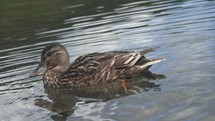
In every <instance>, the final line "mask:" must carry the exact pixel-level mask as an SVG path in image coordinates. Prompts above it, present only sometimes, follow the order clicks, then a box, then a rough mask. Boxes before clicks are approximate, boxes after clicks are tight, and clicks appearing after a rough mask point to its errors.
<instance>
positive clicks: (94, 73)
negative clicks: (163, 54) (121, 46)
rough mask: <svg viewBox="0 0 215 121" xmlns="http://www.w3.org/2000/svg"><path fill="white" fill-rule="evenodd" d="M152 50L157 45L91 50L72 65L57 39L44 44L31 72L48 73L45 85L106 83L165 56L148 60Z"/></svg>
mask: <svg viewBox="0 0 215 121" xmlns="http://www.w3.org/2000/svg"><path fill="white" fill-rule="evenodd" d="M151 51H153V49H146V50H143V51H139V52H129V51H110V52H104V53H91V54H87V55H84V56H80V57H78V58H77V59H76V60H75V61H74V62H73V63H72V64H71V65H70V60H69V54H68V52H67V50H66V49H65V48H64V47H63V46H62V45H60V44H59V43H53V44H50V45H48V46H46V47H45V48H44V50H43V52H42V54H41V62H40V64H39V65H38V67H37V68H36V69H35V70H34V71H33V72H32V73H31V76H36V75H38V74H39V73H44V75H43V82H44V85H45V86H49V87H54V88H60V87H79V86H88V85H94V84H98V83H106V82H110V81H114V80H116V79H120V78H125V77H131V76H134V75H136V74H140V73H141V72H144V71H146V70H148V69H149V68H150V67H151V65H153V64H155V63H158V62H160V61H161V60H162V59H154V60H148V59H146V58H145V57H144V56H143V55H144V54H146V53H148V52H151Z"/></svg>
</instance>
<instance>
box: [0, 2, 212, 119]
mask: <svg viewBox="0 0 215 121" xmlns="http://www.w3.org/2000/svg"><path fill="white" fill-rule="evenodd" d="M97 2H98V1H94V0H90V1H89V2H85V1H78V2H77V1H76V2H68V1H62V2H60V3H59V2H57V1H53V3H52V5H50V6H47V5H46V4H50V3H47V2H45V1H38V2H30V3H29V2H24V1H23V3H22V2H21V3H22V4H21V3H16V2H14V3H10V2H5V1H4V0H3V1H1V2H0V4H1V5H4V6H3V7H0V10H2V11H4V12H3V14H2V17H1V19H2V23H0V25H1V26H2V27H1V28H2V29H1V30H0V39H1V41H0V43H1V44H0V62H1V63H0V96H1V101H0V107H1V110H3V111H2V112H1V113H0V117H1V119H2V120H6V121H7V120H16V121H19V120H20V121H24V120H55V121H61V120H123V121H130V120H136V121H139V120H149V121H155V120H161V121H162V120H163V121H167V120H169V121H173V120H189V121H198V120H201V121H202V120H204V121H209V120H214V118H215V117H214V114H215V110H214V108H213V105H214V103H215V95H214V93H213V92H214V79H215V76H214V67H215V63H214V62H215V57H214V53H215V50H214V48H215V41H214V38H215V34H214V32H215V26H214V25H215V23H214V20H215V13H214V12H215V9H214V5H215V2H214V1H212V0H211V1H210V0H182V1H162V0H154V1H133V2H131V1H130V2H127V1H120V0H119V1H115V2H116V3H113V1H109V2H106V3H102V2H101V3H100V2H99V3H97ZM45 3H46V4H45ZM95 3H97V4H95ZM38 6H40V7H38ZM34 7H35V9H31V8H34ZM8 9H10V11H8ZM8 15H10V17H8ZM52 42H60V43H62V44H63V45H64V46H65V47H66V48H67V49H68V51H69V53H70V56H71V60H73V59H74V58H76V57H78V56H79V55H82V54H86V53H90V52H96V51H99V52H103V51H110V50H141V49H144V48H147V47H157V50H156V51H155V52H152V53H149V54H147V55H146V56H147V57H149V58H155V57H163V58H165V59H166V60H165V61H163V62H161V63H159V64H156V65H154V66H153V67H152V68H151V69H150V70H151V72H153V73H155V74H156V78H155V77H153V76H155V75H153V76H151V77H147V78H146V77H144V76H143V77H137V78H133V79H131V80H130V81H129V83H128V85H129V86H130V87H129V89H130V92H129V94H125V93H124V92H123V90H122V88H121V87H120V85H119V84H118V83H113V84H107V85H105V86H104V87H103V86H101V87H100V86H99V87H100V88H99V87H89V88H86V89H85V88H84V89H82V90H79V89H77V90H51V89H46V88H44V87H43V84H42V80H41V77H36V78H29V72H30V71H31V70H32V69H33V68H34V67H35V66H36V65H37V64H38V62H39V59H40V52H41V51H42V48H43V47H44V46H45V45H46V44H48V43H52ZM164 75H165V76H166V78H164ZM157 76H158V77H157ZM133 80H135V82H134V81H133ZM132 81H133V82H132ZM113 87H114V88H113ZM95 89H97V90H95ZM99 89H100V90H99Z"/></svg>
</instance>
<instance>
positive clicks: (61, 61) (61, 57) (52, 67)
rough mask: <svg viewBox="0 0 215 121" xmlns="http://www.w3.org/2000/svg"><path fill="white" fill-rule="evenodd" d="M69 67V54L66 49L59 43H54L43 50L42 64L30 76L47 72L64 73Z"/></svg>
mask: <svg viewBox="0 0 215 121" xmlns="http://www.w3.org/2000/svg"><path fill="white" fill-rule="evenodd" d="M69 66H70V62H69V54H68V52H67V50H66V49H65V47H63V46H62V45H60V44H59V43H52V44H49V45H47V46H46V47H45V48H44V49H43V52H42V54H41V60H40V63H39V65H38V66H37V68H36V69H35V70H34V71H33V72H32V73H31V75H30V76H31V77H33V76H36V75H40V74H43V73H46V72H53V73H63V72H65V71H67V70H68V69H69Z"/></svg>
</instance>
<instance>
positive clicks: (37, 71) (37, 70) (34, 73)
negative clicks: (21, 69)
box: [30, 64, 45, 77]
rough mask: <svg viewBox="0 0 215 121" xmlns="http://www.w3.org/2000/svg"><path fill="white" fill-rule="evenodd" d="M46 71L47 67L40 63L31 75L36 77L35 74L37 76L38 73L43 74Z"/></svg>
mask: <svg viewBox="0 0 215 121" xmlns="http://www.w3.org/2000/svg"><path fill="white" fill-rule="evenodd" d="M44 72H45V68H44V67H43V66H42V65H41V64H39V65H38V66H37V68H36V69H34V70H33V72H31V74H30V77H35V76H37V75H41V74H43V73H44Z"/></svg>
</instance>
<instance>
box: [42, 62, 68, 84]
mask: <svg viewBox="0 0 215 121" xmlns="http://www.w3.org/2000/svg"><path fill="white" fill-rule="evenodd" d="M69 68H70V63H66V64H64V65H63V66H56V67H54V68H53V69H50V70H47V71H46V72H45V74H44V76H43V83H44V85H45V86H48V87H53V88H60V87H63V86H64V85H65V84H64V82H62V81H61V76H62V75H63V74H64V73H65V72H67V71H68V70H69Z"/></svg>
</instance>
